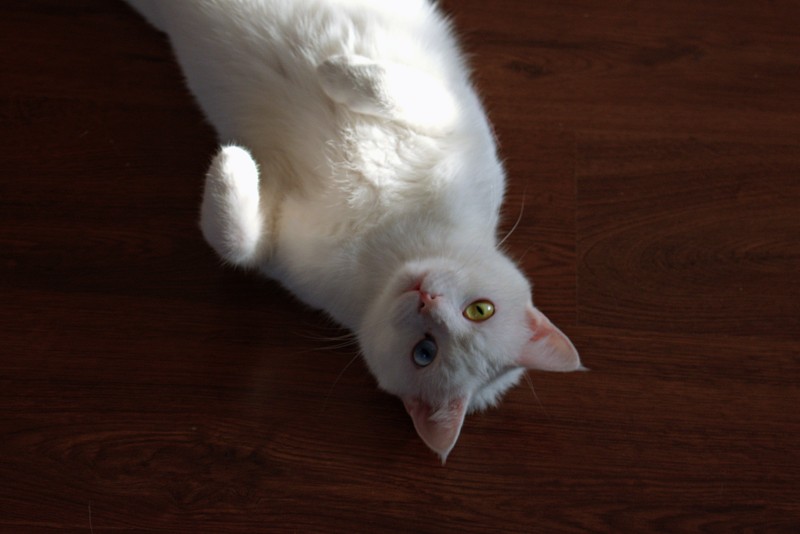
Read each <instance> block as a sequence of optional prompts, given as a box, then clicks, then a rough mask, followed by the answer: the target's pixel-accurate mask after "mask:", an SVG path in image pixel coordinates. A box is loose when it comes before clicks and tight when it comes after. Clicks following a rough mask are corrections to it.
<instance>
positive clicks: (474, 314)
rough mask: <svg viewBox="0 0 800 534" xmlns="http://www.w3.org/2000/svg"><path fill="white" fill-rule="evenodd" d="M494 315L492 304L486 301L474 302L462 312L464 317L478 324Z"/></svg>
mask: <svg viewBox="0 0 800 534" xmlns="http://www.w3.org/2000/svg"><path fill="white" fill-rule="evenodd" d="M492 315H494V304H492V303H491V302H489V301H488V300H476V301H475V302H473V303H472V304H470V305H469V306H467V308H466V309H465V310H464V317H466V318H467V319H469V320H470V321H475V322H476V323H479V322H481V321H485V320H486V319H488V318H490V317H491V316H492Z"/></svg>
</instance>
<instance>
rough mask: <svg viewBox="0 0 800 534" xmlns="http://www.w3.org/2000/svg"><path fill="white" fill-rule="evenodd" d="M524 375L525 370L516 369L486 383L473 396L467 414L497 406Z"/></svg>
mask: <svg viewBox="0 0 800 534" xmlns="http://www.w3.org/2000/svg"><path fill="white" fill-rule="evenodd" d="M524 373H525V369H523V368H522V367H515V368H512V369H509V370H508V371H506V372H505V373H503V374H501V375H499V376H497V377H496V378H494V379H493V380H492V381H490V382H488V383H486V384H485V385H484V386H482V387H481V388H480V389H478V390H477V391H476V392H475V393H473V394H472V398H471V399H470V403H469V408H468V409H467V412H468V413H473V412H481V411H484V410H486V409H488V408H493V407H495V406H497V404H498V403H499V402H500V400H501V399H502V398H503V395H505V393H506V391H508V390H509V389H511V388H512V387H514V386H515V385H517V383H518V382H519V380H520V378H522V375H523V374H524Z"/></svg>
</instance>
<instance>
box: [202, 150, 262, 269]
mask: <svg viewBox="0 0 800 534" xmlns="http://www.w3.org/2000/svg"><path fill="white" fill-rule="evenodd" d="M200 228H201V230H202V231H203V236H204V237H205V238H206V241H208V244H209V245H211V247H212V248H213V249H214V250H215V251H216V252H217V254H219V255H220V256H222V258H223V259H225V260H226V261H228V262H230V263H232V264H234V265H243V266H249V265H252V264H254V263H255V262H256V260H257V259H258V251H259V242H260V241H261V236H262V233H263V232H264V217H263V214H262V213H261V207H260V195H259V179H258V166H257V165H256V162H255V160H253V157H252V156H251V155H250V153H249V152H248V151H247V150H245V149H244V148H241V147H238V146H235V145H228V146H224V147H222V148H221V149H220V151H219V152H218V153H217V155H216V156H215V157H214V160H213V162H212V163H211V167H210V168H209V169H208V173H207V174H206V183H205V189H204V191H203V203H202V206H201V208H200Z"/></svg>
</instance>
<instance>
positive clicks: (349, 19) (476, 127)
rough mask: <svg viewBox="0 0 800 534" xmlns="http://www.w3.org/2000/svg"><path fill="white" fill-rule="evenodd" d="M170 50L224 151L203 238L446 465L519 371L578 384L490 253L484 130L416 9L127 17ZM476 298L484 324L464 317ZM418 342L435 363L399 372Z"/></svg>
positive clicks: (261, 4) (299, 2)
mask: <svg viewBox="0 0 800 534" xmlns="http://www.w3.org/2000/svg"><path fill="white" fill-rule="evenodd" d="M129 3H131V4H133V5H134V6H135V7H136V8H137V9H138V10H139V11H140V12H141V13H142V14H143V15H144V16H145V17H146V18H147V19H148V20H150V22H152V23H153V24H154V25H155V26H157V27H158V28H160V29H161V30H163V31H164V32H166V33H167V34H168V35H169V38H170V41H171V44H172V46H173V47H174V50H175V53H176V55H177V58H178V61H179V62H180V64H181V66H182V68H183V70H184V73H185V75H186V79H187V82H188V85H189V87H190V89H191V90H192V92H193V93H194V95H195V96H196V98H197V100H198V101H199V103H200V105H201V107H202V109H203V110H204V112H205V113H206V115H207V116H208V118H209V120H210V121H211V122H212V123H213V125H214V126H215V127H216V129H217V132H218V134H219V137H220V140H221V141H222V143H224V144H223V146H222V148H221V149H220V151H219V153H218V154H217V156H216V157H215V158H214V160H213V162H212V164H211V167H210V169H209V171H208V174H207V176H206V183H205V191H204V198H203V203H202V207H201V227H202V231H203V234H204V236H205V237H206V239H207V241H208V242H209V243H210V245H211V246H212V247H213V248H214V249H215V250H216V251H217V252H218V253H219V254H220V256H222V258H224V259H225V260H227V261H228V262H230V263H232V264H235V265H240V266H248V267H255V268H258V269H260V270H262V271H263V272H264V273H265V274H266V275H267V276H270V277H272V278H274V279H277V280H279V281H280V282H281V283H283V284H284V285H285V286H286V287H288V288H289V289H290V290H291V291H293V292H294V293H295V294H296V295H298V296H299V297H300V298H301V299H302V300H303V301H305V302H306V303H308V304H309V305H311V306H314V307H316V308H321V309H323V310H325V311H327V312H328V313H329V314H330V315H331V316H332V317H333V318H334V319H336V320H337V321H338V322H340V323H341V324H343V325H344V326H346V327H349V328H351V329H352V330H354V331H355V332H356V333H357V336H358V339H359V342H360V345H361V350H362V354H363V357H364V359H365V361H366V363H367V365H368V367H369V369H370V370H371V371H372V373H373V374H374V376H375V377H376V379H377V381H378V383H379V385H380V386H381V387H382V388H383V389H384V390H386V391H388V392H390V393H393V394H395V395H397V396H398V397H400V398H401V399H402V400H403V403H404V405H405V407H406V409H407V411H408V413H409V414H410V415H411V417H412V419H413V422H414V426H415V428H416V429H417V431H418V433H419V435H420V437H422V439H423V440H424V441H425V442H426V443H427V444H428V445H429V446H430V447H431V448H432V449H433V450H434V451H436V452H437V453H438V454H439V455H440V457H441V458H442V460H443V461H444V459H445V458H446V457H447V455H448V454H449V452H450V450H451V449H452V448H453V446H454V444H455V442H456V440H457V438H458V435H459V432H460V430H461V426H462V423H463V420H464V416H465V414H466V413H468V412H470V411H474V410H480V409H483V408H486V407H488V406H492V405H494V404H496V403H497V401H498V399H499V398H500V396H501V395H502V394H503V393H504V392H505V391H506V390H507V389H508V388H509V387H511V386H512V385H513V384H515V383H516V382H517V381H518V379H519V378H520V376H521V374H522V373H523V372H524V370H525V369H526V368H528V369H545V370H554V371H572V370H576V369H580V368H581V364H580V359H579V357H578V354H577V352H576V351H575V348H574V347H573V346H572V344H571V343H570V341H569V340H568V339H567V338H566V336H564V335H563V334H562V333H561V332H560V331H559V330H558V329H557V328H555V327H554V326H553V325H552V324H551V323H550V322H549V321H548V320H547V318H546V317H545V316H544V315H543V314H542V313H541V312H540V311H538V310H537V309H536V308H535V307H533V305H532V303H531V296H530V286H529V284H528V282H527V281H526V279H525V277H524V276H523V275H522V274H521V273H520V271H519V269H518V268H517V267H516V266H515V265H514V264H513V263H512V262H511V261H510V260H509V259H508V258H507V257H506V256H505V255H504V254H503V253H502V252H500V251H499V250H498V242H497V235H496V233H497V226H498V218H499V212H500V204H501V202H502V198H503V191H504V180H505V178H504V171H503V168H502V166H501V164H500V162H499V161H498V158H497V154H496V147H495V141H494V137H493V133H492V130H491V128H490V126H489V123H488V121H487V119H486V116H485V114H484V112H483V109H482V107H481V104H480V102H479V99H478V97H477V95H476V93H475V91H474V89H473V87H472V85H471V83H470V80H469V74H468V71H467V69H466V66H465V64H464V60H463V57H462V55H461V54H460V52H459V50H458V47H457V44H456V42H455V39H454V37H453V34H452V31H451V28H450V24H449V23H448V22H447V21H446V20H445V19H444V18H443V17H442V15H441V14H440V13H439V12H438V11H437V9H436V8H435V6H433V5H431V4H430V3H429V2H428V1H426V0H168V1H164V0H129ZM479 299H487V300H489V301H491V302H493V303H494V305H495V309H496V313H495V315H494V316H493V317H491V318H490V319H488V320H486V321H483V322H479V323H477V322H472V321H470V320H468V319H467V318H466V317H465V315H464V314H463V311H464V309H465V308H466V307H467V306H468V305H469V304H470V303H471V302H473V301H475V300H479ZM425 336H429V337H430V338H431V339H433V340H435V343H436V344H437V346H438V354H437V356H436V358H435V359H434V361H433V363H431V364H430V365H428V366H427V367H419V366H417V365H416V364H415V363H414V361H413V359H412V356H411V354H412V350H413V347H414V346H415V345H416V343H417V342H419V341H420V340H421V339H422V338H424V337H425Z"/></svg>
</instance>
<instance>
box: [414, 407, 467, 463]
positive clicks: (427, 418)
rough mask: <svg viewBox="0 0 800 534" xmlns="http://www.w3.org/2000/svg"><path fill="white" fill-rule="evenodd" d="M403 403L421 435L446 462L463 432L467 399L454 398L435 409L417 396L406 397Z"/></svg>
mask: <svg viewBox="0 0 800 534" xmlns="http://www.w3.org/2000/svg"><path fill="white" fill-rule="evenodd" d="M403 404H404V405H405V407H406V411H407V412H408V415H410V416H411V420H412V421H413V422H414V428H415V429H416V430H417V434H419V437H420V438H422V441H424V442H425V444H426V445H427V446H428V447H430V448H431V450H433V451H434V452H435V453H436V454H438V455H439V457H440V458H441V459H442V463H444V462H445V461H446V460H447V455H448V454H450V451H451V450H453V447H454V446H455V444H456V441H457V440H458V436H459V434H460V433H461V426H462V425H463V424H464V416H465V415H466V413H467V399H466V398H457V399H454V400H452V401H450V403H449V404H448V405H447V406H444V407H442V408H439V409H438V410H435V411H434V410H433V409H432V408H431V407H430V406H429V405H428V404H427V403H425V402H423V401H421V400H419V399H416V398H411V399H404V400H403Z"/></svg>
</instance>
